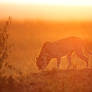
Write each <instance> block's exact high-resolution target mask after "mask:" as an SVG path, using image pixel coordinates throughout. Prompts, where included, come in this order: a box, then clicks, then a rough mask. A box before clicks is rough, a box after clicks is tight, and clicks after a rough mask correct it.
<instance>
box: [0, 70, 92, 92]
mask: <svg viewBox="0 0 92 92" xmlns="http://www.w3.org/2000/svg"><path fill="white" fill-rule="evenodd" d="M0 92H92V69H83V70H59V71H57V70H52V71H43V72H39V73H31V74H30V75H29V76H27V77H26V78H19V79H18V80H14V79H13V78H12V77H9V78H8V79H6V78H0Z"/></svg>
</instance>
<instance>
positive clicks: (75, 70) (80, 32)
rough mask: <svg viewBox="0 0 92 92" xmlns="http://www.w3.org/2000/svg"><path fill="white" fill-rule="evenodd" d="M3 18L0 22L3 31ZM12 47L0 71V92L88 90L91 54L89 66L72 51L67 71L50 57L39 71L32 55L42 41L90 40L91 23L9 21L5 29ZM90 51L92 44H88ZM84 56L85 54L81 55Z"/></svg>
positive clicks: (90, 90) (91, 87) (91, 80)
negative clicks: (57, 66) (74, 38)
mask: <svg viewBox="0 0 92 92" xmlns="http://www.w3.org/2000/svg"><path fill="white" fill-rule="evenodd" d="M4 23H5V22H4V21H0V29H1V30H3V26H4ZM8 33H9V39H8V41H9V44H12V46H13V47H12V49H11V51H10V53H9V56H8V58H7V60H6V61H4V63H6V62H7V64H8V66H4V65H3V66H2V69H1V70H0V92H92V70H91V68H92V62H91V61H92V56H91V55H90V56H88V57H89V68H90V69H85V67H86V65H85V62H83V61H82V60H80V59H79V58H78V57H76V55H75V54H74V55H73V56H72V64H73V65H74V66H73V65H72V66H71V69H70V70H66V67H67V64H68V62H67V59H66V57H64V58H62V63H61V66H60V69H61V70H58V71H57V70H55V69H54V68H55V67H56V60H55V59H52V61H51V63H50V64H49V65H48V67H47V69H46V71H43V72H39V71H38V68H37V66H36V57H37V56H38V55H39V52H40V49H41V47H42V45H43V43H44V42H46V41H55V40H59V39H62V38H65V37H68V36H78V37H81V38H84V39H88V40H92V22H67V23H65V22H44V21H21V22H20V21H12V23H11V25H9V28H8ZM89 48H90V50H92V44H90V45H89ZM85 55H86V54H85Z"/></svg>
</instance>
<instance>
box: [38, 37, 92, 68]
mask: <svg viewBox="0 0 92 92" xmlns="http://www.w3.org/2000/svg"><path fill="white" fill-rule="evenodd" d="M83 49H84V50H86V52H89V51H88V50H87V47H86V44H85V41H84V40H82V39H81V38H79V37H68V38H64V39H61V40H58V41H55V42H45V43H44V44H43V47H42V49H41V52H40V55H39V57H38V58H36V59H37V61H36V65H37V66H38V68H39V69H41V70H43V69H45V68H46V66H47V65H48V64H49V62H50V61H51V59H52V58H56V59H57V68H59V67H60V62H61V58H62V57H63V56H66V57H67V60H68V62H69V64H68V66H67V68H69V67H70V66H71V56H72V53H73V52H74V53H75V54H76V55H77V56H78V57H80V58H81V59H82V60H83V61H84V62H85V63H86V66H87V67H88V58H87V57H86V56H85V55H84V53H83ZM90 54H91V53H90Z"/></svg>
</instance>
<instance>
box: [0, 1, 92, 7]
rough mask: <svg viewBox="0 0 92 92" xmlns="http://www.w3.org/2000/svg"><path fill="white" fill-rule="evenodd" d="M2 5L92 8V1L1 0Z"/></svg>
mask: <svg viewBox="0 0 92 92" xmlns="http://www.w3.org/2000/svg"><path fill="white" fill-rule="evenodd" d="M0 2H2V3H16V4H38V5H39V4H41V5H74V6H75V5H77V6H89V5H90V6H91V5H92V0H0Z"/></svg>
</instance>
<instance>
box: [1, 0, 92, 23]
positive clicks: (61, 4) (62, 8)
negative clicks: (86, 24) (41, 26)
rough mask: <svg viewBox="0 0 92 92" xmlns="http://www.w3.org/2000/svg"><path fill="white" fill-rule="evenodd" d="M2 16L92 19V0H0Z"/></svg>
mask: <svg viewBox="0 0 92 92" xmlns="http://www.w3.org/2000/svg"><path fill="white" fill-rule="evenodd" d="M0 11H1V14H0V18H6V17H7V16H12V17H13V18H17V19H29V18H30V19H45V20H64V21H65V20H92V12H91V11H92V0H0Z"/></svg>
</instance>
